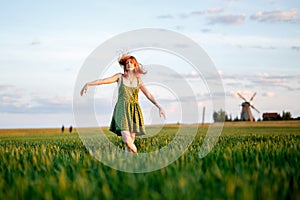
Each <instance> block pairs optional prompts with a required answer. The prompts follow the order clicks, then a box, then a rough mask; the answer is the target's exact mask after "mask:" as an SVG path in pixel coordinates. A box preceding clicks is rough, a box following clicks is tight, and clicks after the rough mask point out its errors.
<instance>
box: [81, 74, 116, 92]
mask: <svg viewBox="0 0 300 200" xmlns="http://www.w3.org/2000/svg"><path fill="white" fill-rule="evenodd" d="M121 76H122V74H121V73H119V74H115V75H113V76H111V77H108V78H104V79H98V80H95V81H91V82H87V83H86V84H85V85H84V86H83V88H82V89H81V91H80V95H81V96H82V95H84V94H85V93H86V92H87V90H88V87H89V86H95V85H102V84H110V83H114V82H117V81H118V79H119V78H120V77H121Z"/></svg>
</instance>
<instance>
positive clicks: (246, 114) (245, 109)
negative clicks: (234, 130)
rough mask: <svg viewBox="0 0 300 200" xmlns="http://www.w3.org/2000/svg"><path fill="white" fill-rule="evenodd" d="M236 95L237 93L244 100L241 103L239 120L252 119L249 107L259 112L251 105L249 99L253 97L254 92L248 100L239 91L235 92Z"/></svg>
mask: <svg viewBox="0 0 300 200" xmlns="http://www.w3.org/2000/svg"><path fill="white" fill-rule="evenodd" d="M237 95H239V97H241V99H243V100H244V102H243V103H242V111H241V120H245V121H249V120H250V121H251V122H252V121H253V115H252V112H251V108H252V109H254V110H255V111H256V112H258V113H260V112H259V111H258V110H257V109H256V108H255V107H254V106H253V105H251V103H250V102H251V101H252V100H253V99H254V97H255V95H256V92H254V94H253V95H252V97H251V98H250V100H249V101H247V100H246V99H245V98H244V97H243V96H242V95H241V94H240V93H237Z"/></svg>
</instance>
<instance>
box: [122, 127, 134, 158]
mask: <svg viewBox="0 0 300 200" xmlns="http://www.w3.org/2000/svg"><path fill="white" fill-rule="evenodd" d="M121 134H122V139H123V141H124V143H125V144H126V147H127V148H128V149H129V151H130V152H132V153H136V152H137V149H136V146H135V145H134V144H133V140H132V137H131V134H130V132H129V131H122V132H121Z"/></svg>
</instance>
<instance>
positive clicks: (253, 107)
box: [251, 105, 260, 113]
mask: <svg viewBox="0 0 300 200" xmlns="http://www.w3.org/2000/svg"><path fill="white" fill-rule="evenodd" d="M251 108H253V109H254V110H255V111H256V112H258V113H260V112H259V110H257V109H256V108H255V107H254V106H253V105H251Z"/></svg>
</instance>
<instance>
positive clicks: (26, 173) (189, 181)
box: [0, 121, 300, 199]
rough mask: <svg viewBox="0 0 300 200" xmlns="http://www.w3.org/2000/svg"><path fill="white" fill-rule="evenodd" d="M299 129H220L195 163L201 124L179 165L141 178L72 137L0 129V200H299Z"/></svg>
mask: <svg viewBox="0 0 300 200" xmlns="http://www.w3.org/2000/svg"><path fill="white" fill-rule="evenodd" d="M299 128H300V124H299V122H297V121H293V122H287V123H283V122H281V123H280V124H279V123H272V122H267V123H263V122H259V123H258V122H257V123H252V124H250V123H226V124H225V126H224V129H223V132H222V135H221V137H220V138H219V141H218V142H217V144H216V146H215V147H214V149H213V150H212V151H211V152H210V153H209V154H208V155H207V156H206V157H204V158H203V159H200V158H199V151H200V147H201V143H202V141H203V139H204V136H205V133H206V130H207V125H206V126H203V127H201V126H199V130H198V134H197V136H196V138H195V140H194V141H193V143H192V144H191V145H190V147H189V149H188V150H187V152H185V153H184V154H183V155H182V156H181V157H180V158H179V159H178V160H176V161H175V162H173V163H171V164H170V165H169V166H167V167H165V168H163V169H160V170H157V171H154V172H151V173H140V174H132V173H124V172H120V171H117V170H115V169H112V168H110V167H107V166H105V165H104V164H102V163H100V162H99V161H97V160H96V159H94V158H93V157H91V156H90V154H89V153H88V151H87V150H86V149H85V147H84V146H83V144H82V142H81V140H80V139H79V137H78V135H77V134H76V133H72V134H69V133H66V134H61V133H60V129H10V130H5V129H2V130H0V199H299V198H300V189H299V184H300V172H299V166H300V134H299V130H300V129H299ZM174 130H175V131H176V130H177V126H176V125H173V126H166V127H164V129H163V130H162V132H163V134H159V135H157V136H155V137H153V138H147V139H145V138H144V139H143V138H137V141H136V145H137V146H138V148H139V151H140V152H147V151H150V150H152V149H155V148H160V147H161V146H163V145H165V141H170V140H172V138H173V137H174V135H173V132H174ZM93 131H94V130H93V129H91V133H93ZM106 134H107V136H108V137H109V138H110V140H111V141H112V142H114V143H115V144H117V145H120V146H122V145H123V144H122V141H121V139H120V138H118V137H116V136H114V135H113V134H110V133H106ZM181 137H184V136H181Z"/></svg>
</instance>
